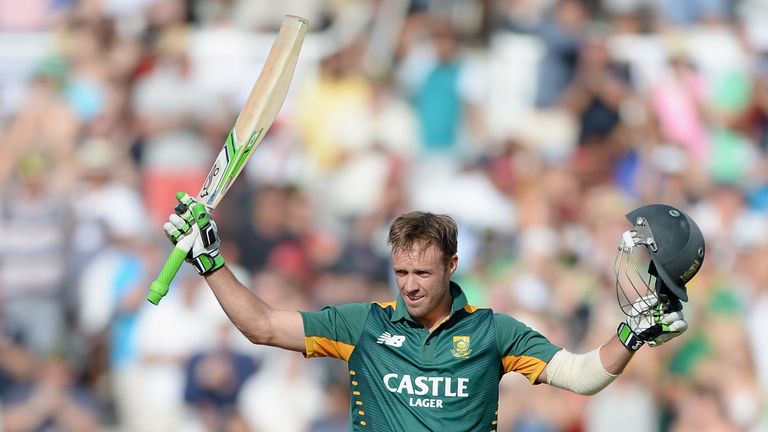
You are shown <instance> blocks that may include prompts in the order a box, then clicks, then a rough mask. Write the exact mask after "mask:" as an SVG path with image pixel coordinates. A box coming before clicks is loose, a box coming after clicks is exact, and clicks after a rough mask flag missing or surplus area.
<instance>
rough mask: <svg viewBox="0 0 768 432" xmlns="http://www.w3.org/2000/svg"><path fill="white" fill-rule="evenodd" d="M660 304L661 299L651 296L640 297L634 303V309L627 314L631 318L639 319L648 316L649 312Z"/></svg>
mask: <svg viewBox="0 0 768 432" xmlns="http://www.w3.org/2000/svg"><path fill="white" fill-rule="evenodd" d="M658 303H659V298H658V297H657V296H656V295H654V294H650V295H647V296H643V297H640V298H639V299H637V300H635V301H634V303H632V308H631V309H630V310H629V311H628V312H627V314H628V315H629V316H630V317H639V316H644V315H647V314H648V311H649V310H651V309H653V307H654V306H656V305H657V304H658Z"/></svg>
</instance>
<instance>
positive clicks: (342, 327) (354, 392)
mask: <svg viewBox="0 0 768 432" xmlns="http://www.w3.org/2000/svg"><path fill="white" fill-rule="evenodd" d="M451 294H452V295H453V305H452V308H451V315H450V317H449V318H447V319H446V320H445V321H443V322H442V323H441V324H440V325H439V326H437V327H436V328H435V329H434V330H433V331H432V332H431V333H430V332H429V330H428V329H427V328H425V327H424V326H422V325H421V324H419V323H417V322H416V321H414V320H413V319H412V318H411V317H410V315H409V314H408V311H407V310H406V308H405V305H404V304H403V301H402V299H401V298H399V297H398V300H397V301H396V302H395V301H393V302H389V303H354V304H344V305H339V306H328V307H325V308H323V309H322V310H320V311H319V312H302V313H301V315H302V318H303V320H304V335H305V342H306V350H307V357H334V358H339V359H343V360H346V361H347V362H348V365H349V375H350V376H349V378H350V392H351V403H350V430H354V431H368V430H370V431H409V432H410V431H428V430H431V431H493V430H495V429H496V418H497V409H498V399H499V381H500V380H501V377H502V376H503V375H504V374H505V373H507V372H513V371H514V372H518V373H520V374H522V375H524V376H525V377H526V378H528V380H530V381H531V382H532V383H533V382H534V381H535V380H536V378H537V377H538V376H539V374H540V373H541V371H542V370H544V367H546V365H547V362H549V361H550V360H551V359H552V356H554V355H555V353H556V352H557V351H558V350H559V349H560V348H559V347H557V346H556V345H554V344H552V343H551V342H550V341H549V340H547V339H546V338H545V337H544V336H542V335H541V334H540V333H538V332H536V331H535V330H533V329H531V328H529V327H527V326H526V325H524V324H523V323H521V322H520V321H517V320H516V319H514V318H512V317H511V316H509V315H505V314H499V313H494V312H493V310H491V309H481V308H476V307H474V306H471V305H469V304H467V299H466V297H465V295H464V293H463V292H462V291H461V288H459V286H458V285H457V284H455V283H453V282H452V283H451Z"/></svg>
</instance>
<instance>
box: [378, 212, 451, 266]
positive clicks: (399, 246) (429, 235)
mask: <svg viewBox="0 0 768 432" xmlns="http://www.w3.org/2000/svg"><path fill="white" fill-rule="evenodd" d="M457 233H458V228H457V227H456V221H454V220H453V218H451V217H450V216H448V215H441V214H434V213H429V212H420V211H413V212H410V213H405V214H402V215H400V216H398V217H397V219H395V220H394V221H393V222H392V225H391V226H390V227H389V238H388V240H387V243H389V245H390V246H392V251H410V250H412V249H413V248H414V247H420V248H422V249H426V248H427V247H429V246H436V247H437V248H438V249H439V250H440V251H442V252H443V259H444V261H445V262H448V261H449V260H450V259H451V257H452V256H454V255H456V247H457V244H458V240H457Z"/></svg>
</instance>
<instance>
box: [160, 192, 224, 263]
mask: <svg viewBox="0 0 768 432" xmlns="http://www.w3.org/2000/svg"><path fill="white" fill-rule="evenodd" d="M176 199H177V200H178V201H179V205H177V206H176V209H175V213H172V214H171V215H170V216H169V217H168V222H166V223H165V224H164V225H163V230H164V231H165V235H166V236H167V237H168V239H170V240H171V242H172V243H173V244H174V245H175V246H177V247H179V248H181V249H183V250H189V253H188V254H187V258H186V261H187V262H188V263H190V264H192V265H194V266H195V269H197V272H198V273H199V274H201V275H203V276H205V275H208V274H210V273H212V272H214V271H216V270H218V269H219V268H221V267H222V266H223V265H224V258H223V257H222V256H221V254H220V253H219V247H220V245H221V240H220V239H219V234H218V231H217V230H216V222H214V221H213V219H211V215H210V213H208V209H206V208H205V205H204V204H202V203H199V202H197V201H195V199H194V198H192V197H191V196H189V195H188V194H187V193H184V192H179V193H177V194H176Z"/></svg>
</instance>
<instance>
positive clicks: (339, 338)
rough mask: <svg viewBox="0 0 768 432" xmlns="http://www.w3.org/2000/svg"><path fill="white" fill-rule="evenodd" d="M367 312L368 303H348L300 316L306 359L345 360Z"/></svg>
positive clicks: (349, 354)
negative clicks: (328, 358)
mask: <svg viewBox="0 0 768 432" xmlns="http://www.w3.org/2000/svg"><path fill="white" fill-rule="evenodd" d="M370 310H371V304H370V303H349V304H343V305H338V306H326V307H324V308H322V309H321V310H320V311H319V312H301V318H302V320H303V321H304V344H305V347H306V356H307V358H311V357H332V358H338V359H342V360H345V361H346V360H349V356H351V355H352V351H353V350H354V349H355V345H356V344H357V341H358V340H359V339H360V335H361V334H362V333H363V327H364V326H365V321H366V319H368V312H369V311H370Z"/></svg>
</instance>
